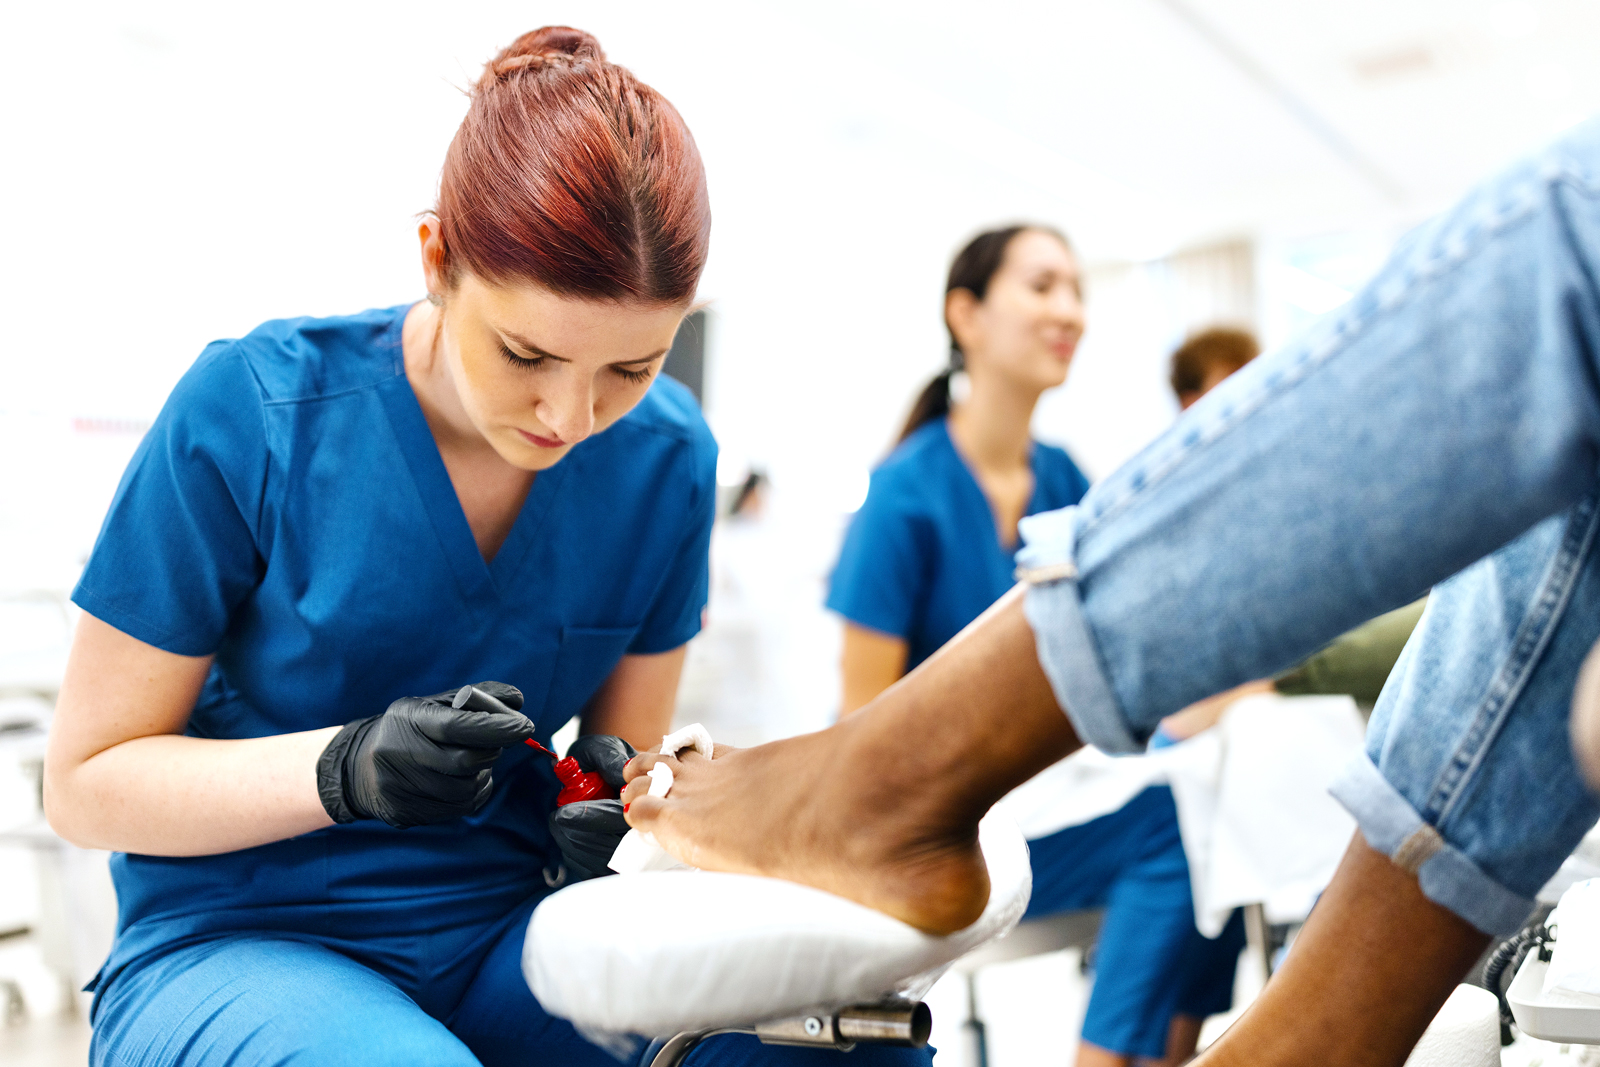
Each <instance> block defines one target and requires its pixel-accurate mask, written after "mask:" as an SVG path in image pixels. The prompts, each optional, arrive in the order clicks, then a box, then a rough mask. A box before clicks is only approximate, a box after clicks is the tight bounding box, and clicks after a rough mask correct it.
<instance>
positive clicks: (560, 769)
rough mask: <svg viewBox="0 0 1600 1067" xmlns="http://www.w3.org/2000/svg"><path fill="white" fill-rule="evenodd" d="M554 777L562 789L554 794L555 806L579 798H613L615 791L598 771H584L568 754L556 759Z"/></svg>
mask: <svg viewBox="0 0 1600 1067" xmlns="http://www.w3.org/2000/svg"><path fill="white" fill-rule="evenodd" d="M555 770H556V778H557V779H558V780H560V782H561V785H562V789H561V792H560V793H558V794H556V807H558V808H562V807H566V806H567V805H568V804H576V803H577V802H578V801H580V800H615V799H617V791H616V790H615V789H612V788H611V787H610V786H609V785H607V784H606V780H605V779H604V778H602V777H601V776H600V772H599V771H585V770H584V769H583V768H582V767H579V766H578V761H577V760H575V759H573V758H572V757H571V756H568V757H567V758H566V759H559V760H556V768H555Z"/></svg>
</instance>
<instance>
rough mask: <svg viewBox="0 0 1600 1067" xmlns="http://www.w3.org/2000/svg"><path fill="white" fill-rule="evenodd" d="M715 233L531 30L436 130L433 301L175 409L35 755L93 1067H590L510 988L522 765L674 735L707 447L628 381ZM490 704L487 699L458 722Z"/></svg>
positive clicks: (681, 411) (516, 939)
mask: <svg viewBox="0 0 1600 1067" xmlns="http://www.w3.org/2000/svg"><path fill="white" fill-rule="evenodd" d="M709 229H710V212H709V208H708V206H707V201H706V187H705V176H704V172H703V170H702V167H701V164H700V159H699V156H698V153H697V152H696V150H695V147H694V142H693V139H692V138H691V137H690V135H689V132H688V130H687V129H686V128H685V127H684V125H683V122H682V120H681V119H680V118H679V117H678V115H677V113H676V112H675V111H674V110H673V108H672V106H671V105H670V104H669V103H667V101H666V100H664V99H663V98H661V97H660V96H659V95H657V94H656V93H655V92H654V91H653V90H651V89H649V88H648V87H647V86H644V85H642V84H641V83H639V82H637V81H636V80H635V79H634V78H633V77H632V75H631V74H629V73H628V72H627V71H626V70H624V69H623V68H621V67H617V66H614V65H612V64H610V63H608V62H606V60H605V58H604V56H603V54H602V53H601V52H600V49H599V46H598V44H597V43H596V42H595V41H594V39H593V38H592V37H589V36H588V35H587V34H583V33H581V32H579V31H576V30H570V29H566V28H560V27H553V28H546V29H544V30H539V31H535V32H534V33H531V34H528V35H525V36H524V37H523V38H521V39H519V40H518V41H516V42H515V43H514V44H513V45H511V46H510V47H509V48H508V49H506V50H505V51H504V52H502V53H501V54H500V55H499V56H497V57H496V58H495V60H494V61H493V62H491V63H490V64H489V66H488V68H487V69H486V70H485V72H484V74H483V76H482V78H481V79H480V81H479V82H478V84H477V85H476V87H475V89H474V92H473V94H472V100H471V105H470V109H469V112H468V115H467V117H466V119H465V120H464V121H463V123H462V126H461V128H460V130H459V131H458V133H457V135H456V138H455V140H454V142H453V143H452V144H451V147H450V151H449V155H448V156H447V159H446V162H445V166H444V170H443V174H442V177H441V182H440V190H439V202H438V208H437V211H436V212H435V213H433V214H430V215H428V216H427V217H426V218H425V219H424V220H423V221H422V222H421V224H420V225H419V229H418V232H419V237H420V244H421V253H422V265H423V272H424V278H425V281H426V284H427V288H428V292H429V294H430V295H429V299H428V300H427V301H426V302H420V303H417V304H415V305H402V306H399V307H394V308H389V309H386V310H379V311H369V312H364V313H361V314H358V315H352V316H348V317H343V318H331V319H320V320H314V319H294V320H288V321H279V322H269V323H267V324H265V325H263V326H261V327H259V328H258V329H256V330H254V331H253V332H251V333H250V334H248V335H247V336H245V337H243V338H242V339H240V340H236V341H223V342H218V343H216V344H214V345H212V346H210V347H209V348H207V349H206V351H205V352H204V353H203V354H202V355H201V357H200V359H199V360H198V361H197V362H196V363H195V365H194V366H193V367H192V368H191V369H190V370H189V372H188V373H187V374H186V375H185V376H184V378H183V380H182V381H181V382H180V383H179V384H178V386H177V388H176V389H175V390H174V391H173V394H172V396H171V398H170V399H169V400H168V402H167V404H166V406H165V408H164V409H163V411H162V413H161V416H160V417H159V419H158V420H157V422H156V424H155V426H154V427H153V428H152V429H151V431H150V433H149V435H148V436H147V437H146V439H145V440H144V442H143V443H142V445H141V446H140V448H139V450H138V453H137V455H136V456H135V457H134V459H133V461H132V462H131V464H130V465H129V468H128V471H127V474H126V475H125V477H124V479H123V482H122V485H121V487H120V488H119V490H118V492H117V495H116V498H115V500H114V502H113V504H112V506H111V509H110V513H109V515H108V517H107V519H106V523H105V527H104V529H103V530H102V532H101V536H100V539H99V541H98V543H97V545H96V547H95V551H94V553H93V556H92V558H91V559H90V561H89V563H88V566H87V569H86V570H85V572H84V575H83V579H82V581H81V583H80V584H79V586H78V588H77V590H76V591H75V593H74V599H75V600H76V601H77V603H78V604H79V605H80V606H81V607H82V608H83V609H84V612H85V614H84V616H83V619H82V622H81V624H80V625H79V628H78V632H77V635H76V638H75V643H74V646H73V651H72V656H71V661H70V663H69V666H68V669H67V675H66V679H65V683H64V685H63V688H62V692H61V699H60V704H59V706H58V709H57V713H56V718H55V726H54V730H53V733H52V736H51V740H50V748H49V755H48V766H47V768H46V779H45V789H46V807H47V811H48V813H49V816H50V819H51V822H52V824H53V825H54V826H55V827H56V828H57V829H58V830H59V831H60V832H61V833H62V834H63V835H64V836H66V837H68V838H69V839H71V840H73V841H76V842H78V843H80V844H83V845H87V846H91V847H97V848H107V849H112V850H115V851H116V852H117V853H118V854H117V855H116V856H115V857H114V859H113V873H114V876H115V879H116V883H117V891H118V898H119V906H120V919H119V931H118V935H117V940H116V943H115V945H114V947H113V950H112V953H111V956H110V958H109V959H108V960H107V962H106V965H105V967H104V969H103V970H102V971H101V973H100V975H99V976H98V977H97V979H96V982H95V988H96V991H97V994H98V995H97V998H96V1004H95V1009H94V1024H95V1037H94V1044H93V1048H92V1052H91V1059H92V1061H93V1062H94V1063H96V1064H116V1065H118V1067H135V1065H145V1064H197V1063H221V1062H226V1063H230V1064H241V1065H248V1064H279V1063H287V1062H290V1061H294V1062H302V1063H315V1064H319V1065H327V1064H352V1065H357V1064H359V1065H366V1064H374V1065H376V1064H385V1065H393V1064H418V1065H422V1064H426V1065H429V1067H457V1065H460V1067H465V1065H470V1064H476V1063H484V1064H491V1065H499V1064H513V1063H515V1064H563V1065H567V1064H596V1065H599V1064H605V1065H607V1067H609V1065H611V1064H614V1063H615V1061H614V1060H613V1059H611V1058H610V1056H609V1055H608V1054H607V1053H605V1052H603V1051H601V1050H600V1049H599V1048H597V1047H596V1046H594V1045H592V1044H590V1043H589V1042H587V1041H585V1040H584V1039H583V1038H582V1037H580V1036H579V1035H578V1034H576V1033H575V1032H574V1031H573V1029H572V1027H570V1026H569V1025H568V1024H566V1023H565V1022H563V1021H560V1020H557V1019H554V1018H552V1017H550V1016H548V1015H546V1014H545V1013H544V1011H543V1010H542V1009H541V1008H540V1006H539V1004H538V1003H537V1002H536V1001H535V1000H534V999H533V997H532V995H531V994H530V993H529V992H528V989H527V986H526V985H525V983H524V982H523V980H522V977H521V974H520V970H519V966H518V961H519V957H520V952H521V945H522V939H523V930H524V927H525V924H526V921H527V918H528V915H529V913H530V911H531V909H532V908H533V906H534V905H535V904H536V903H537V902H538V900H539V899H540V897H541V896H543V895H544V894H545V893H547V892H548V891H549V884H550V883H551V882H557V881H559V878H560V875H559V873H558V872H559V870H560V855H559V851H558V849H557V848H556V847H555V846H554V845H553V843H552V840H551V835H550V831H549V827H548V819H549V816H550V813H551V810H552V804H553V798H554V796H555V793H556V789H557V786H556V783H555V780H554V778H553V777H552V774H551V771H550V765H549V761H548V759H546V758H544V757H541V756H539V755H537V754H535V753H534V752H533V751H532V750H531V749H530V748H528V747H526V746H524V745H522V744H521V743H520V742H521V741H522V740H523V739H525V738H527V737H539V738H541V739H543V740H545V741H548V740H549V738H550V735H551V734H552V733H553V732H554V731H555V730H556V729H557V728H558V727H560V726H561V725H562V724H563V723H564V722H566V721H567V720H568V719H569V718H570V717H571V716H573V715H575V714H581V716H582V725H583V729H584V730H585V731H587V732H590V733H604V734H616V735H621V736H623V737H626V738H631V739H633V740H634V741H635V742H638V743H640V744H644V743H648V742H651V741H653V740H655V739H656V738H658V737H659V736H660V735H661V734H662V733H663V732H665V730H666V729H667V726H668V723H669V721H670V717H671V711H672V704H673V697H674V692H675V689H676V685H677V681H678V674H679V670H680V667H681V665H682V662H683V646H684V643H685V642H686V641H688V639H689V638H690V637H691V636H693V634H694V633H695V632H696V631H697V630H698V628H699V624H700V614H701V609H702V607H703V605H704V603H705V598H706V549H707V540H708V537H709V533H710V527H711V520H712V509H713V495H714V492H713V491H714V488H715V485H714V467H715V452H716V449H715V444H714V442H713V441H712V439H711V436H710V434H709V432H708V431H707V429H706V426H705V423H704V422H703V421H702V419H701V418H700V415H699V412H698V410H697V409H696V407H695V405H694V403H693V401H692V399H690V398H689V396H688V395H687V393H686V392H685V391H684V390H683V389H681V388H679V387H677V386H676V385H674V384H673V383H671V382H669V381H665V380H661V381H657V380H655V379H656V375H657V373H658V372H659V370H660V367H661V363H662V360H663V358H664V357H665V354H666V352H667V349H668V348H669V347H670V345H671V343H672V338H673V335H674V333H675V331H676V330H677V328H678V325H679V322H680V320H681V319H682V317H683V315H684V314H685V313H686V312H687V310H688V309H689V306H690V302H691V300H692V299H693V297H694V293H695V288H696V285H697V282H698V279H699V275H700V271H701V268H702V266H703V264H704V260H705V254H706V245H707V239H708V235H709ZM481 679H497V680H499V682H500V683H507V684H504V685H497V686H491V687H490V688H491V689H492V690H493V692H494V693H495V694H496V695H498V696H499V697H500V698H501V699H502V700H503V701H504V703H505V704H506V705H508V706H506V707H498V708H497V707H495V706H494V705H493V704H489V705H486V706H485V707H484V708H482V709H479V710H473V708H472V706H470V705H469V706H467V707H463V708H460V709H458V708H456V707H454V706H453V704H454V703H455V702H454V701H453V700H452V697H454V696H455V694H456V690H457V689H458V687H461V686H462V685H463V684H464V683H469V682H474V681H478V680H481ZM512 687H514V688H512ZM424 694H433V696H431V697H430V696H425V695H424ZM518 708H520V711H519V710H517V709H518ZM619 747H620V746H619ZM704 1048H705V1051H704V1052H703V1053H701V1052H697V1053H696V1054H695V1057H694V1059H695V1060H696V1061H697V1062H702V1063H719V1064H720V1063H746V1062H761V1063H790V1062H793V1063H801V1062H807V1063H809V1062H813V1061H814V1060H825V1061H826V1062H830V1063H831V1062H833V1058H834V1057H833V1056H832V1055H831V1054H828V1053H823V1052H805V1051H804V1050H793V1049H782V1050H778V1049H770V1048H767V1047H765V1046H758V1045H756V1044H755V1043H754V1041H753V1039H748V1038H742V1037H728V1038H719V1039H717V1040H716V1041H714V1042H711V1043H708V1044H707V1045H706V1046H704ZM855 1061H861V1062H862V1063H864V1064H871V1063H907V1064H909V1063H914V1062H916V1063H926V1062H927V1054H926V1053H925V1052H922V1053H913V1052H911V1051H909V1050H905V1051H883V1052H877V1053H867V1054H863V1053H857V1054H856V1055H855V1058H854V1060H853V1061H852V1062H855Z"/></svg>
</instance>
